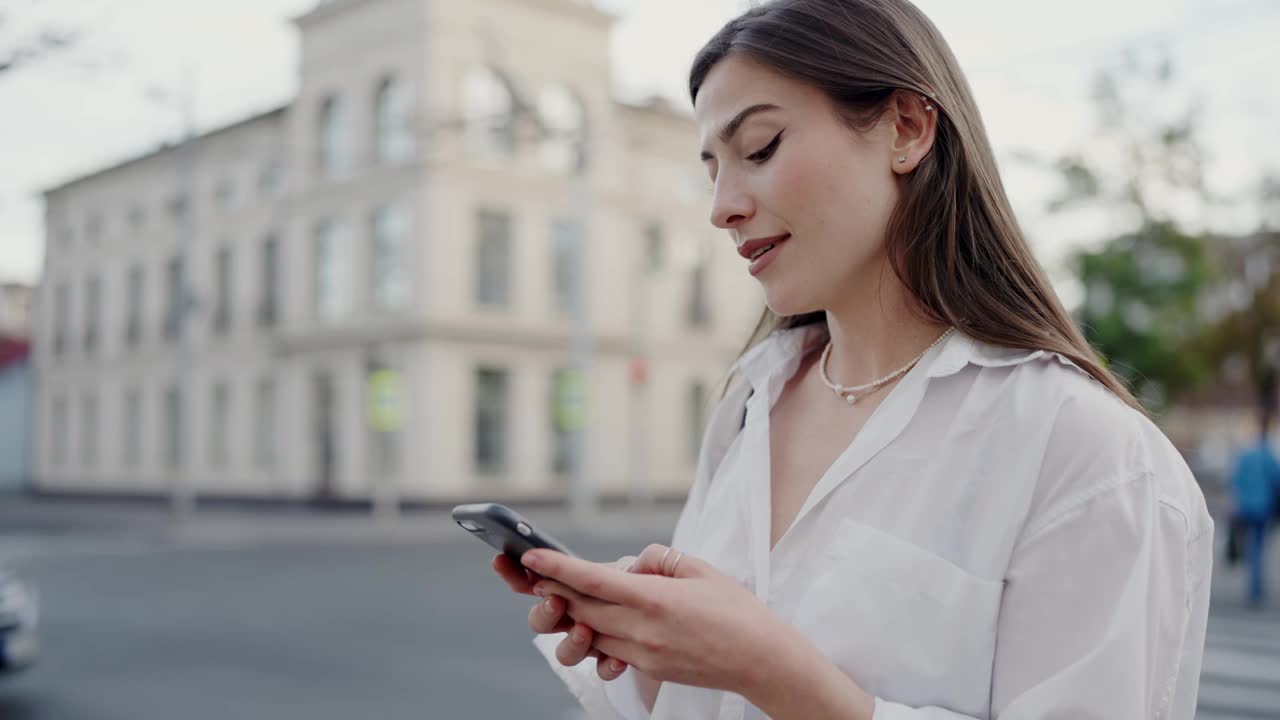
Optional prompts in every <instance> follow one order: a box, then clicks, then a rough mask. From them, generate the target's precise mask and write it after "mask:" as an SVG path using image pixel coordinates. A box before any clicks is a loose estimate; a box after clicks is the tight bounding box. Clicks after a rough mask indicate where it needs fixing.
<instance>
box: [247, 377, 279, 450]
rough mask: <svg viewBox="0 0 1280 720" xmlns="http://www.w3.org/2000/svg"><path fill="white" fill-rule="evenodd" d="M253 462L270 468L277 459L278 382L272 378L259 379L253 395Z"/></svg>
mask: <svg viewBox="0 0 1280 720" xmlns="http://www.w3.org/2000/svg"><path fill="white" fill-rule="evenodd" d="M253 405H254V407H253V410H254V412H253V421H254V433H253V463H254V465H256V466H257V467H258V469H260V470H270V469H271V468H272V467H273V466H274V465H275V459H276V384H275V381H273V380H271V379H270V378H262V379H260V380H259V381H258V385H257V388H256V392H255V393H254V396H253Z"/></svg>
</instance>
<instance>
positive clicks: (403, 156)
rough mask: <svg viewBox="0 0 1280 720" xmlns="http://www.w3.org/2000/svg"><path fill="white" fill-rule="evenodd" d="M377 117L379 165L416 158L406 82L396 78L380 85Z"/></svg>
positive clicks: (376, 110)
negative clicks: (414, 155) (414, 156)
mask: <svg viewBox="0 0 1280 720" xmlns="http://www.w3.org/2000/svg"><path fill="white" fill-rule="evenodd" d="M374 115H375V122H376V125H377V138H376V144H377V148H378V162H380V163H383V164H384V165H396V164H399V163H402V162H405V161H406V160H408V159H409V158H410V157H412V155H413V152H414V149H415V148H414V146H415V138H414V135H413V103H412V99H411V96H410V93H409V91H408V90H407V89H406V87H405V84H404V82H402V81H401V80H400V79H399V78H397V77H395V76H394V75H392V76H388V77H386V78H384V79H383V80H382V83H381V84H379V85H378V93H377V95H376V97H375V98H374Z"/></svg>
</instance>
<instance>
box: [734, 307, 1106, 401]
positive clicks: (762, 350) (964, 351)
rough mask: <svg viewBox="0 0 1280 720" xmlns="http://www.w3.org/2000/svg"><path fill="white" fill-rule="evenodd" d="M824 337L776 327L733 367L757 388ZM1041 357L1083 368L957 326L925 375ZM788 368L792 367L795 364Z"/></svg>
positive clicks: (821, 328)
mask: <svg viewBox="0 0 1280 720" xmlns="http://www.w3.org/2000/svg"><path fill="white" fill-rule="evenodd" d="M827 339H828V334H827V328H826V325H825V324H823V323H814V324H811V325H802V326H800V327H795V328H787V329H784V330H775V331H774V332H773V333H771V334H770V335H769V336H768V337H767V338H765V339H764V340H763V341H761V342H759V343H757V344H756V345H755V346H754V347H752V348H751V349H750V350H748V351H747V352H746V353H744V354H743V355H742V357H741V358H740V359H739V360H738V362H737V363H736V364H735V365H734V369H735V370H736V371H738V372H741V373H742V374H743V375H744V376H746V378H747V379H748V380H749V381H750V382H751V384H752V385H753V386H755V387H757V388H758V387H761V386H763V384H764V381H765V380H766V379H767V378H768V377H769V376H771V375H774V374H776V373H778V372H779V371H783V370H785V369H786V368H787V366H788V365H791V364H794V363H798V362H799V360H800V358H802V357H803V356H804V355H806V354H808V353H809V352H811V351H812V350H815V349H817V348H818V347H819V346H821V345H822V344H824V343H826V342H827ZM1042 357H1053V358H1054V359H1056V360H1058V361H1059V362H1061V363H1062V364H1064V365H1067V366H1069V367H1072V368H1075V369H1076V370H1078V371H1080V372H1084V370H1082V369H1081V368H1080V367H1079V366H1078V365H1076V364H1075V363H1074V362H1072V361H1071V360H1070V359H1069V358H1067V357H1065V356H1063V355H1061V354H1059V353H1055V352H1050V351H1048V350H1027V349H1025V348H1010V347H1004V346H1001V345H993V344H991V343H987V342H983V341H981V340H977V339H975V338H973V337H970V336H969V335H966V334H965V333H963V332H961V331H959V330H956V331H954V332H952V333H951V336H950V337H948V338H947V339H946V340H945V341H944V342H943V344H942V348H941V350H940V351H939V352H938V353H937V354H936V355H934V357H933V360H932V362H931V363H930V364H929V366H928V372H927V375H928V377H930V378H941V377H947V376H949V375H954V374H956V373H958V372H960V371H961V370H963V369H964V368H965V367H966V366H968V365H970V364H972V365H977V366H978V367H991V368H994V367H1010V366H1013V365H1021V364H1023V363H1027V362H1031V361H1032V360H1036V359H1039V358H1042ZM790 369H791V370H792V371H794V369H795V368H794V367H791V368H790Z"/></svg>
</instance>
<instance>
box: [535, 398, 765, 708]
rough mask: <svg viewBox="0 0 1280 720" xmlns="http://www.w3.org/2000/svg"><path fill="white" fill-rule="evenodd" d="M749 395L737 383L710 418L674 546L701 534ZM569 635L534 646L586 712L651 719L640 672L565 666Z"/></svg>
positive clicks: (538, 640)
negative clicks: (610, 676) (560, 649)
mask: <svg viewBox="0 0 1280 720" xmlns="http://www.w3.org/2000/svg"><path fill="white" fill-rule="evenodd" d="M748 393H749V387H745V386H739V387H737V388H736V389H734V390H732V391H731V392H730V393H729V394H728V395H727V396H726V397H725V398H724V399H723V400H721V402H720V404H719V405H718V406H717V407H716V411H715V412H714V413H712V418H711V422H710V423H709V425H708V427H707V428H706V430H705V433H704V435H703V441H702V447H701V450H700V451H699V455H698V469H697V471H696V473H695V475H694V481H693V485H692V486H691V487H690V488H689V496H688V498H687V499H686V500H685V503H684V507H683V508H682V509H681V511H680V517H679V518H678V519H677V521H676V527H675V531H674V533H673V536H672V540H671V545H672V546H673V547H686V546H689V544H690V542H691V539H692V537H693V536H694V535H696V533H697V523H698V518H699V517H700V516H701V514H702V510H703V506H704V505H705V504H706V497H707V489H708V486H709V485H710V484H711V476H712V475H713V473H714V468H716V467H717V466H718V465H719V461H720V459H721V458H722V457H723V455H724V452H725V450H726V448H727V445H728V444H729V443H730V442H731V441H732V439H733V437H735V436H736V435H737V433H738V429H739V427H740V426H739V425H738V421H739V418H740V413H741V410H742V407H743V404H744V403H745V402H746V396H747V395H748ZM566 634H567V633H559V634H556V635H539V636H537V637H535V638H534V640H533V644H534V647H536V648H538V651H539V652H541V653H542V656H543V657H544V658H546V660H547V663H548V664H549V665H550V666H551V669H552V670H553V671H554V672H555V673H556V675H558V676H559V677H560V679H561V680H562V681H563V682H564V684H565V686H566V687H568V688H569V692H570V693H572V694H573V696H574V697H575V698H577V700H578V702H579V703H580V704H581V705H582V707H583V709H584V710H585V711H586V712H587V716H588V717H589V718H591V720H597V719H599V720H648V718H649V717H650V713H649V711H648V710H647V709H646V708H645V705H644V700H643V699H642V698H641V696H640V688H639V686H638V685H637V684H636V678H635V673H634V672H632V671H631V670H630V669H628V670H627V671H626V672H624V673H623V674H622V676H621V677H619V678H617V679H616V680H613V681H610V682H605V681H604V680H601V679H600V676H599V675H598V674H597V673H596V661H595V660H594V659H592V658H587V659H586V660H584V661H582V662H581V663H579V664H578V665H575V666H573V667H567V666H565V665H561V664H560V660H559V659H557V658H556V646H557V645H559V644H560V641H561V640H562V639H564V637H565V635H566Z"/></svg>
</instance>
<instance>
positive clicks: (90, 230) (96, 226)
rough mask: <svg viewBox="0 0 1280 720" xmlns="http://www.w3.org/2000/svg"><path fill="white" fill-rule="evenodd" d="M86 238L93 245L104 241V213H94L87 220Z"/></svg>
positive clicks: (85, 227)
mask: <svg viewBox="0 0 1280 720" xmlns="http://www.w3.org/2000/svg"><path fill="white" fill-rule="evenodd" d="M84 239H85V242H87V243H89V244H91V245H97V244H99V243H101V242H102V215H100V214H98V213H93V214H92V215H90V216H89V217H88V219H87V220H85V224H84Z"/></svg>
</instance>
